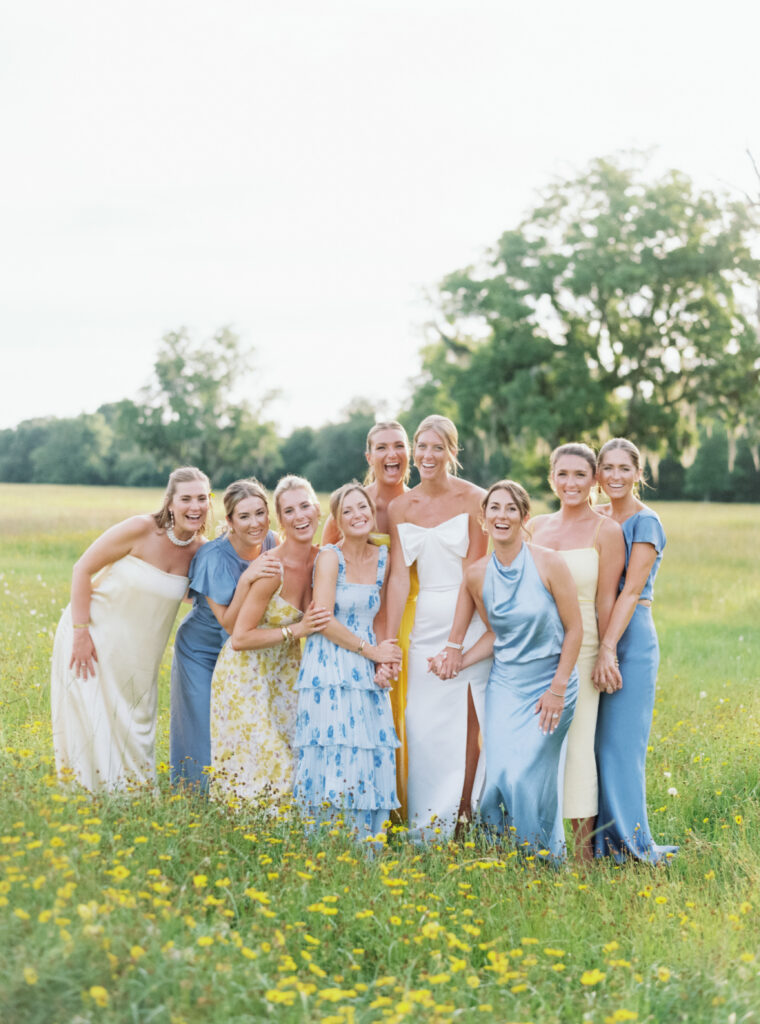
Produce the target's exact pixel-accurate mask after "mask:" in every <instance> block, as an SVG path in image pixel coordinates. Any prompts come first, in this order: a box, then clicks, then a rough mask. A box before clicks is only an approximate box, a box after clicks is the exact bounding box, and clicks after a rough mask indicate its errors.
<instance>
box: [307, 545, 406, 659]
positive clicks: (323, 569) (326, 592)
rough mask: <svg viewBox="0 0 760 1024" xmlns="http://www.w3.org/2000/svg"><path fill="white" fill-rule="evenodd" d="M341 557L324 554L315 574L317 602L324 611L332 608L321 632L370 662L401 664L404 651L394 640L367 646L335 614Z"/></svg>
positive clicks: (324, 552) (330, 553)
mask: <svg viewBox="0 0 760 1024" xmlns="http://www.w3.org/2000/svg"><path fill="white" fill-rule="evenodd" d="M338 567H339V561H338V554H337V552H335V551H322V552H320V554H319V557H318V558H317V566H316V570H315V573H314V603H315V604H316V605H318V606H319V607H321V608H328V609H331V611H330V618H329V621H328V623H327V625H326V626H325V628H324V630H322V632H323V633H324V635H325V636H326V637H327V639H328V640H331V641H332V643H334V644H337V645H338V647H343V648H344V649H345V650H347V651H354V652H355V653H356V654H361V655H362V656H363V657H364V658H367V659H368V660H369V661H374V662H377V663H380V662H398V661H400V660H401V648H400V647H398V646H397V644H396V642H395V640H383V641H382V642H381V643H380V644H368V643H366V641H365V642H363V638H362V637H359V636H357V635H356V633H352V632H351V630H350V629H349V628H348V626H345V625H344V624H343V623H342V622H339V621H338V620H337V619H336V618H335V616H334V615H333V614H332V609H334V608H335V588H336V586H337V582H338Z"/></svg>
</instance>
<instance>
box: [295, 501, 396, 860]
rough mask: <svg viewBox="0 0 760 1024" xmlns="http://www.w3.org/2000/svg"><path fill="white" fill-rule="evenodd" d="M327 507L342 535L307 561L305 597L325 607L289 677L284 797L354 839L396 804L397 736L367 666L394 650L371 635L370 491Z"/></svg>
mask: <svg viewBox="0 0 760 1024" xmlns="http://www.w3.org/2000/svg"><path fill="white" fill-rule="evenodd" d="M330 505H331V511H332V514H333V519H334V521H335V522H336V524H337V525H338V527H339V529H340V531H341V533H342V534H343V540H342V541H341V543H340V544H338V545H333V544H329V545H327V546H326V547H324V548H322V550H321V551H320V552H319V555H318V556H317V561H316V564H315V567H314V601H315V603H316V604H317V605H319V606H322V607H326V608H334V612H333V618H332V620H331V621H330V623H329V625H328V626H327V627H326V628H325V629H324V631H323V632H321V633H315V634H312V635H311V636H310V637H309V638H308V640H307V641H306V648H305V650H304V655H303V660H302V662H301V670H300V673H299V675H298V683H297V689H298V713H297V718H296V734H295V740H294V744H293V745H294V747H295V748H296V750H297V751H298V763H297V768H296V781H295V786H294V797H295V800H296V804H297V806H298V807H299V809H300V810H301V813H302V814H303V815H304V817H305V818H307V819H308V820H309V821H313V822H314V824H318V823H319V822H321V821H326V820H327V821H337V820H339V819H342V820H343V821H344V823H345V824H346V826H347V827H348V828H349V829H351V830H352V831H353V832H354V833H356V835H357V838H359V839H360V840H361V839H366V838H368V837H370V836H376V835H377V834H378V833H379V832H382V831H383V828H384V825H383V823H384V822H385V821H387V819H388V817H389V816H390V812H391V810H393V809H394V808H396V807H398V806H399V801H398V799H397V796H396V747H398V745H399V741H398V738H397V736H396V731H395V729H394V727H393V714H392V711H391V705H390V700H389V696H388V691H387V689H384V688H381V687H380V686H378V685H377V684H376V683H375V664H376V663H380V662H389V663H392V662H396V661H398V659H399V658H400V655H401V652H400V650H399V648H398V646H397V645H396V644H395V642H394V641H393V640H385V641H383V642H382V643H381V644H379V645H377V644H376V643H375V634H374V629H373V622H374V619H375V616H376V615H377V612H378V610H379V608H380V598H381V592H382V588H383V582H384V579H385V571H386V563H387V558H388V549H387V547H385V546H384V545H383V546H380V547H378V546H376V545H375V544H373V543H372V541H371V540H370V533H371V531H372V530H373V529H374V523H375V520H374V506H373V504H372V499H371V498H370V496H369V495H368V494H367V492H366V491H365V489H364V488H363V487H361V486H360V485H358V484H356V483H352V484H346V485H345V486H344V487H342V488H340V489H339V490H338V491H336V492H335V493H334V494H333V495H332V497H331V500H330Z"/></svg>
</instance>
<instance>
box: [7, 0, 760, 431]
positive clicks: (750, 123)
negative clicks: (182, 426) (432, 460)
mask: <svg viewBox="0 0 760 1024" xmlns="http://www.w3.org/2000/svg"><path fill="white" fill-rule="evenodd" d="M759 30H760V4H758V3H757V2H756V0H746V2H742V3H739V2H736V0H724V2H722V3H720V4H710V5H697V4H695V3H694V2H693V0H689V2H673V0H657V2H652V0H639V2H637V3H635V4H633V3H627V2H621V3H611V2H610V0H604V2H601V0H593V2H583V0H577V2H576V3H572V4H571V3H567V2H561V3H560V2H554V0H551V2H541V0H533V2H531V3H525V2H521V3H519V4H518V3H513V2H512V0H499V2H478V0H467V2H456V3H454V2H446V0H403V2H389V0H385V2H382V3H380V2H374V0H347V2H336V0H332V2H331V0H322V2H320V3H314V2H313V0H310V2H308V3H307V2H300V0H299V2H288V0H281V2H280V3H278V4H275V3H271V2H270V3H260V2H257V0H214V2H213V3H208V2H204V3H201V2H199V0H182V2H178V0H71V2H67V3H61V2H60V0H23V2H22V3H16V4H10V3H9V4H6V5H5V12H4V15H3V33H2V35H3V38H2V39H0V75H1V76H2V78H1V79H0V137H1V138H2V148H3V160H2V165H3V169H2V180H3V188H2V189H1V190H0V218H1V223H0V345H1V346H2V369H1V370H0V427H6V426H13V425H15V424H16V423H18V422H19V421H20V420H22V419H26V418H30V417H33V416H44V415H56V416H68V415H77V414H78V413H80V412H83V411H94V410H95V409H96V408H97V406H98V405H99V404H101V403H102V402H107V401H116V400H118V399H120V398H124V397H135V396H136V394H137V391H138V389H139V388H140V386H141V385H143V384H144V383H145V382H146V381H147V380H148V378H149V376H150V371H151V367H152V363H153V360H154V357H155V353H156V347H157V344H158V341H159V339H160V337H161V335H162V334H163V333H165V332H166V331H168V330H171V329H175V328H178V327H179V326H181V325H183V324H184V325H187V326H188V328H190V330H191V331H192V332H193V333H194V334H195V335H196V336H198V337H204V336H206V335H208V334H210V333H212V332H213V331H214V330H215V329H216V328H217V327H220V326H222V325H225V324H229V325H231V326H232V327H233V328H234V329H235V330H237V331H238V332H239V333H240V335H241V336H242V338H243V340H244V342H245V343H246V344H250V345H252V346H254V348H255V350H256V366H257V372H256V374H255V376H253V377H252V378H251V379H249V380H247V381H246V382H245V390H246V392H247V393H248V394H250V395H252V396H253V397H259V396H261V395H263V394H264V393H265V392H268V391H271V390H274V389H277V390H278V391H279V392H280V393H281V397H280V398H279V399H278V400H277V402H276V403H275V404H274V405H272V406H271V415H272V417H273V418H274V419H275V420H276V421H277V422H278V424H279V426H280V429H281V430H283V431H289V430H290V429H291V428H292V427H293V426H297V425H301V424H307V423H308V424H312V425H318V424H320V423H323V422H325V421H326V420H329V419H336V418H338V417H339V416H340V413H341V410H342V409H343V408H344V406H345V405H346V404H347V403H348V402H349V401H350V400H351V399H352V398H353V397H354V396H365V397H368V398H370V399H372V400H375V401H384V402H385V403H386V410H385V411H386V412H388V413H394V414H395V413H396V412H397V411H398V409H399V407H400V406H401V404H402V403H403V401H404V399H405V397H406V395H407V394H408V380H409V378H410V377H411V376H413V375H414V374H415V373H416V372H417V371H418V369H419V347H420V345H421V344H422V343H423V341H424V337H423V326H424V324H425V321H426V320H427V319H428V318H429V317H430V312H431V305H430V301H429V299H428V296H429V295H430V294H431V293H432V292H433V291H434V289H435V286H436V283H437V282H438V281H439V280H440V279H441V277H442V276H443V275H444V274H445V273H447V272H449V271H451V270H454V269H457V268H459V267H461V266H465V265H467V264H468V263H471V262H473V261H474V260H476V259H477V258H478V256H479V254H480V253H481V252H482V251H483V250H484V249H485V248H486V247H487V246H488V245H490V244H491V243H493V242H494V241H495V240H496V238H497V237H498V236H499V234H500V233H501V232H502V231H503V230H505V229H506V228H508V227H512V226H514V225H515V224H516V222H517V220H518V219H519V217H520V215H521V214H522V213H523V212H525V211H526V210H527V209H528V208H529V207H530V205H531V204H532V202H533V201H534V198H535V190H536V189H537V188H539V187H540V186H542V185H543V184H545V183H547V182H548V181H549V180H550V179H551V178H552V177H556V176H564V175H567V174H571V173H573V171H574V170H575V169H577V168H581V167H582V166H583V165H584V164H585V163H587V162H588V161H589V160H590V159H592V158H594V157H596V156H603V155H608V154H611V153H614V152H615V151H618V150H621V149H626V148H630V147H640V148H648V147H651V146H655V147H657V151H656V156H655V158H654V164H653V168H654V169H655V170H657V171H659V170H662V169H665V168H667V167H678V168H679V169H681V170H683V171H686V172H687V173H689V174H691V175H692V176H693V177H694V178H695V179H696V180H697V181H698V182H699V183H700V184H701V185H704V186H706V187H708V188H725V189H731V188H733V189H734V190H736V192H737V194H738V192H739V190H740V189H746V190H754V191H755V192H757V191H758V183H757V181H756V179H755V178H754V176H753V172H752V168H751V165H750V163H749V160H748V158H747V156H746V154H745V149H746V148H747V147H750V148H751V149H753V151H754V153H755V155H756V157H757V158H758V159H759V160H760V114H759V113H758V112H759V111H760V73H759V72H758V61H757V40H758V37H759Z"/></svg>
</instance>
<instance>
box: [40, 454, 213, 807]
mask: <svg viewBox="0 0 760 1024" xmlns="http://www.w3.org/2000/svg"><path fill="white" fill-rule="evenodd" d="M209 491H210V485H209V481H208V478H207V477H206V475H205V474H204V473H201V471H200V470H199V469H195V468H194V467H193V466H182V467H180V468H179V469H175V470H174V472H173V473H172V474H171V476H170V477H169V484H168V486H167V488H166V494H165V496H164V502H163V506H162V508H161V510H160V511H159V512H157V513H156V514H155V515H142V516H132V517H131V518H130V519H125V520H124V522H122V523H118V524H117V525H116V526H112V527H111V528H110V529H108V530H106V532H105V533H104V534H103V535H102V536H100V537H98V539H97V540H96V541H94V543H92V544H91V545H90V547H89V548H87V550H86V551H85V552H84V554H83V555H82V556H81V558H79V560H78V561H77V563H76V564H75V566H74V571H73V574H72V581H71V604H70V605H68V607H67V608H65V609H64V612H63V615H62V616H61V620H60V622H59V623H58V630H57V632H56V635H55V643H54V646H53V661H52V676H51V683H50V702H51V706H52V713H53V746H54V748H55V762H56V768H57V770H58V774H59V775H60V776H61V777H62V778H63V779H65V780H73V781H75V782H78V783H79V784H80V785H82V786H84V787H85V788H87V789H89V790H92V791H93V792H96V791H98V790H101V789H108V790H110V789H123V788H127V787H129V786H131V785H139V784H141V783H144V782H150V781H152V780H153V779H154V777H155V738H156V711H157V707H158V684H157V679H158V669H159V666H160V664H161V658H162V656H163V653H164V648H165V647H166V643H167V641H168V639H169V634H170V633H171V628H172V626H173V624H174V619H175V616H176V614H177V610H178V608H179V605H180V602H181V600H182V598H183V597H184V596H185V592H186V591H187V584H188V569H189V567H190V562H191V561H192V558H193V555H194V554H195V552H196V551H197V550H198V548H199V547H200V546H201V544H203V543H204V538H203V536H202V532H203V528H204V526H205V523H206V515H207V513H208V507H209ZM95 574H97V575H95ZM93 576H95V579H93Z"/></svg>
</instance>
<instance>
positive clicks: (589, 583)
mask: <svg viewBox="0 0 760 1024" xmlns="http://www.w3.org/2000/svg"><path fill="white" fill-rule="evenodd" d="M549 482H550V484H551V486H552V490H553V491H554V493H555V494H556V495H557V497H558V498H559V500H560V508H559V511H558V512H554V513H552V514H551V515H543V516H536V518H535V519H532V520H531V522H530V532H531V539H532V541H533V543H534V544H539V545H541V546H542V547H545V548H551V549H552V550H553V551H557V552H558V553H559V554H560V555H561V556H562V558H564V560H565V562H566V563H567V566H568V568H569V569H570V572H571V574H572V577H573V579H574V580H575V585H576V587H577V588H578V601H579V603H580V609H581V618H582V619H583V642H582V644H581V652H580V654H579V655H578V661H577V664H576V668H577V670H578V700H577V702H576V705H575V714H574V715H573V721H572V723H571V725H570V729H569V731H568V734H567V753H566V759H565V773H564V790H563V799H562V811H563V815H564V817H565V818H569V819H570V821H571V824H572V828H573V836H574V838H575V857H576V859H578V860H583V861H592V860H593V858H594V841H593V832H594V827H595V825H596V814H597V810H598V802H599V793H598V784H597V776H596V757H595V755H594V737H595V734H596V714H597V708H598V705H599V691H598V690H597V689H596V687H595V686H594V684H593V682H592V680H591V672H592V670H593V668H594V664H595V662H596V657H597V654H598V653H599V635H600V633H604V631H605V629H606V628H607V623H608V622H609V618H610V613H611V612H612V608H613V605H614V604H615V598H616V597H617V592H618V582H619V580H620V574H621V573H622V571H623V565H624V563H625V545H624V544H623V533H622V530H621V529H620V528H619V527H618V525H617V523H615V522H613V520H611V519H609V518H608V517H606V516H601V515H599V514H598V513H597V512H595V511H594V510H593V508H592V506H591V489H592V487H593V486H594V484H595V482H596V455H595V454H594V452H593V451H592V449H591V448H589V447H588V445H585V444H563V445H560V447H559V448H555V449H554V451H553V452H552V455H551V462H550V472H549Z"/></svg>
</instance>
